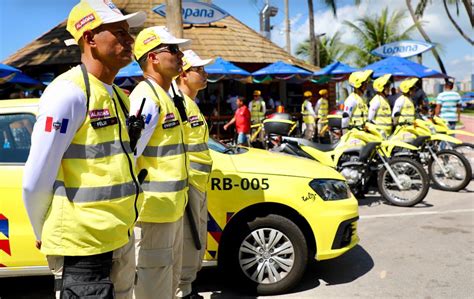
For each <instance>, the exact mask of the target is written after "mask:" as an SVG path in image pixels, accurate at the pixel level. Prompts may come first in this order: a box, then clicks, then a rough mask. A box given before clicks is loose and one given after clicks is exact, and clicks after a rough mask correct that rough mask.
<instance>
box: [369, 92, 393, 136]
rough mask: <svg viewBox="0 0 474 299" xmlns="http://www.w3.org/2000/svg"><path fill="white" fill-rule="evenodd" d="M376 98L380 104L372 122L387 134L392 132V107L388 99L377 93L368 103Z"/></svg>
mask: <svg viewBox="0 0 474 299" xmlns="http://www.w3.org/2000/svg"><path fill="white" fill-rule="evenodd" d="M377 100H378V101H379V102H380V106H379V109H378V110H377V112H375V117H374V123H375V124H376V125H377V126H379V127H380V128H381V129H383V130H384V131H385V133H386V134H387V136H389V135H390V134H392V109H391V108H390V103H389V102H388V100H387V99H386V98H384V97H383V96H381V95H379V94H377V95H375V96H374V97H373V98H372V100H371V101H370V105H372V104H373V103H374V102H375V101H377Z"/></svg>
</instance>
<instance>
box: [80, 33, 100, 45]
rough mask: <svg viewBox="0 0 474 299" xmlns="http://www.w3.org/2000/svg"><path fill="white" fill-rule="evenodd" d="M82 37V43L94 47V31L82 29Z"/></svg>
mask: <svg viewBox="0 0 474 299" xmlns="http://www.w3.org/2000/svg"><path fill="white" fill-rule="evenodd" d="M82 39H83V40H84V45H85V44H88V45H89V46H91V47H95V46H96V45H97V44H96V43H95V40H94V33H92V31H90V30H87V31H84V33H83V34H82Z"/></svg>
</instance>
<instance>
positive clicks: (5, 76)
mask: <svg viewBox="0 0 474 299" xmlns="http://www.w3.org/2000/svg"><path fill="white" fill-rule="evenodd" d="M0 83H22V84H33V85H35V84H40V82H39V81H38V80H35V79H33V78H31V77H29V76H27V75H25V74H23V73H22V72H21V71H20V70H19V69H17V68H14V67H12V66H9V65H7V64H3V63H0Z"/></svg>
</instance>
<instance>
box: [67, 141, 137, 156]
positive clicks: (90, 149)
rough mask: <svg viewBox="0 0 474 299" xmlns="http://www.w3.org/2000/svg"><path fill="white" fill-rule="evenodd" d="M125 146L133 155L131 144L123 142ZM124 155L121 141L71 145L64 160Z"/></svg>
mask: <svg viewBox="0 0 474 299" xmlns="http://www.w3.org/2000/svg"><path fill="white" fill-rule="evenodd" d="M123 145H124V146H125V149H126V150H127V153H129V154H131V153H132V149H131V148H130V142H128V141H127V142H123ZM122 153H123V149H122V145H121V144H120V140H114V141H109V142H103V143H99V144H91V145H82V144H71V145H70V146H69V147H68V149H67V150H66V152H65V153H64V155H63V159H97V158H103V157H107V156H113V155H118V154H122Z"/></svg>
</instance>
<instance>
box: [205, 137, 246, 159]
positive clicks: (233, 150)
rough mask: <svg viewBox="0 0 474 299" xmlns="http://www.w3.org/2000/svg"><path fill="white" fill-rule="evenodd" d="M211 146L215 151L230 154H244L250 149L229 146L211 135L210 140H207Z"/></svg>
mask: <svg viewBox="0 0 474 299" xmlns="http://www.w3.org/2000/svg"><path fill="white" fill-rule="evenodd" d="M207 145H208V146H209V148H210V149H211V150H213V151H216V152H218V153H221V154H228V155H238V154H243V153H246V152H247V151H248V149H246V148H243V147H238V146H229V145H227V144H224V143H222V142H220V141H217V140H215V139H214V138H212V137H210V138H209V141H208V142H207Z"/></svg>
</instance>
